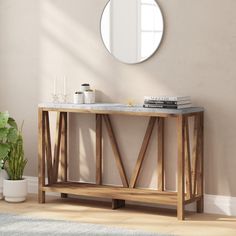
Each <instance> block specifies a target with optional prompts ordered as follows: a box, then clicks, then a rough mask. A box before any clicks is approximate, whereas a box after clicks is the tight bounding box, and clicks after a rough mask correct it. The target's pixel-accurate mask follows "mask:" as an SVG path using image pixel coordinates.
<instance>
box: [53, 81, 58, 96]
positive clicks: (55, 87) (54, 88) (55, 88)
mask: <svg viewBox="0 0 236 236" xmlns="http://www.w3.org/2000/svg"><path fill="white" fill-rule="evenodd" d="M56 93H57V78H54V86H53V94H56Z"/></svg>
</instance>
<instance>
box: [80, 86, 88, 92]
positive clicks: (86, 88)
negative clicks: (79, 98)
mask: <svg viewBox="0 0 236 236" xmlns="http://www.w3.org/2000/svg"><path fill="white" fill-rule="evenodd" d="M80 90H81V92H85V91H87V90H90V84H81V86H80Z"/></svg>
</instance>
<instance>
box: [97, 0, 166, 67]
mask: <svg viewBox="0 0 236 236" xmlns="http://www.w3.org/2000/svg"><path fill="white" fill-rule="evenodd" d="M163 29H164V23H163V16H162V13H161V10H160V8H159V6H158V5H157V2H156V1H155V0H110V1H109V2H108V3H107V5H106V7H105V9H104V11H103V15H102V19H101V35H102V39H103V42H104V44H105V46H106V48H107V49H108V51H109V52H110V53H111V54H112V55H113V56H114V57H115V58H117V59H118V60H120V61H122V62H124V63H129V64H135V63H139V62H142V61H145V60H147V59H148V58H149V57H151V56H152V55H153V54H154V53H155V51H156V50H157V48H158V47H159V45H160V43H161V39H162V36H163Z"/></svg>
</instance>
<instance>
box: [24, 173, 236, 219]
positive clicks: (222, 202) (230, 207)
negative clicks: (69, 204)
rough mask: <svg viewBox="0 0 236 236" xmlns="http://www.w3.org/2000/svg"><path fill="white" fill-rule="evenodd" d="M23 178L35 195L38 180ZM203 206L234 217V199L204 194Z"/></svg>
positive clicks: (235, 211)
mask: <svg viewBox="0 0 236 236" xmlns="http://www.w3.org/2000/svg"><path fill="white" fill-rule="evenodd" d="M25 178H26V179H27V180H28V192H29V193H34V194H37V193H38V178H37V177H32V176H25ZM47 194H48V193H47ZM48 195H54V196H58V195H59V194H58V193H49V194H48ZM204 206H205V209H204V212H205V213H211V214H222V215H227V216H236V197H230V196H221V195H209V194H205V195H204ZM194 208H195V207H194V204H191V205H189V206H188V207H187V209H188V210H194Z"/></svg>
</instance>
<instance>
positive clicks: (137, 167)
mask: <svg viewBox="0 0 236 236" xmlns="http://www.w3.org/2000/svg"><path fill="white" fill-rule="evenodd" d="M155 122H156V117H151V118H150V119H149V122H148V126H147V130H146V133H145V136H144V138H143V143H142V146H141V149H140V152H139V155H138V159H137V162H136V165H135V167H134V171H133V173H132V176H131V180H130V184H129V187H130V188H134V187H135V185H136V183H137V179H138V176H139V173H140V170H141V167H142V163H143V160H144V158H145V153H146V151H147V148H148V144H149V141H150V138H151V135H152V131H153V127H154V125H155Z"/></svg>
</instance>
